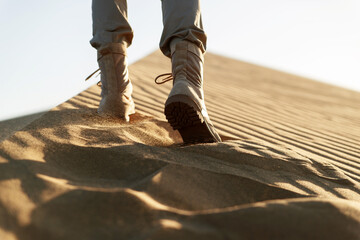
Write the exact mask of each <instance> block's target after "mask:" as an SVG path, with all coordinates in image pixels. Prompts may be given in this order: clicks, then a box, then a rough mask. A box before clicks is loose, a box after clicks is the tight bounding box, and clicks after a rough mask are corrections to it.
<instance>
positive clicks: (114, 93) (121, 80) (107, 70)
mask: <svg viewBox="0 0 360 240" xmlns="http://www.w3.org/2000/svg"><path fill="white" fill-rule="evenodd" d="M98 64H99V67H100V70H101V101H100V104H99V108H98V110H97V111H98V113H99V114H100V115H102V116H110V117H116V118H121V119H124V120H125V121H129V119H130V118H129V115H131V114H134V113H135V104H134V101H133V99H132V97H131V94H132V90H133V87H132V84H131V81H130V79H129V72H128V63H127V56H126V46H124V45H122V44H116V43H111V44H107V45H106V46H104V47H101V48H99V49H98Z"/></svg>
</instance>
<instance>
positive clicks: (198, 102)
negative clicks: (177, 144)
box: [165, 40, 221, 143]
mask: <svg viewBox="0 0 360 240" xmlns="http://www.w3.org/2000/svg"><path fill="white" fill-rule="evenodd" d="M171 61H172V75H173V78H174V81H173V88H172V90H171V92H170V94H169V97H168V99H167V100H166V103H165V115H166V119H167V120H168V122H169V123H170V125H171V126H172V127H173V129H176V130H178V131H179V132H180V134H181V136H182V138H183V140H184V142H185V143H201V142H221V138H220V136H219V135H218V133H217V132H216V130H215V128H214V126H213V125H212V123H211V121H210V118H209V115H208V113H207V111H206V107H205V102H204V91H203V61H204V59H203V53H202V52H201V50H200V48H199V47H198V46H196V45H195V44H193V43H191V42H189V41H185V40H182V41H177V42H174V41H172V44H171Z"/></svg>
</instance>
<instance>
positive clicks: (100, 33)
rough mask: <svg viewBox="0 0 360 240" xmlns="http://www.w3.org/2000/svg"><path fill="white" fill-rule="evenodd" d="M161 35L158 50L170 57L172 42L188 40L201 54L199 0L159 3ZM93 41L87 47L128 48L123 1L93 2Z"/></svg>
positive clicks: (130, 34) (203, 43) (128, 29)
mask: <svg viewBox="0 0 360 240" xmlns="http://www.w3.org/2000/svg"><path fill="white" fill-rule="evenodd" d="M162 12H163V24H164V28H163V33H162V36H161V40H160V49H161V51H162V52H163V53H164V55H166V56H168V57H170V42H171V41H172V40H175V41H179V40H187V41H190V42H193V43H195V44H196V45H197V46H198V47H199V48H200V49H201V50H202V52H205V49H206V34H205V32H204V30H203V26H202V20H201V13H200V0H162ZM92 17H93V38H92V39H91V41H90V44H91V45H92V46H93V47H94V48H96V49H99V48H100V47H101V46H105V45H106V44H108V43H119V44H123V45H125V46H127V47H128V46H130V45H131V42H132V39H133V31H132V29H131V26H130V24H129V22H128V19H127V3H126V0H93V1H92Z"/></svg>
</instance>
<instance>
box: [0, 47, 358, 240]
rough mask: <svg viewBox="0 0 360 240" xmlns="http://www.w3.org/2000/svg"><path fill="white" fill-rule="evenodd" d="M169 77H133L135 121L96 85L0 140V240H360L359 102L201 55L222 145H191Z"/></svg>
mask: <svg viewBox="0 0 360 240" xmlns="http://www.w3.org/2000/svg"><path fill="white" fill-rule="evenodd" d="M169 70H170V62H169V61H168V59H166V58H165V57H163V56H162V55H161V54H160V52H155V53H153V54H151V55H150V56H147V57H146V58H144V59H142V60H141V61H139V62H137V63H135V64H133V65H132V66H131V68H130V71H131V78H132V81H133V83H134V99H135V103H136V107H137V113H136V114H135V115H133V116H132V117H131V122H130V123H124V122H122V121H120V120H117V119H103V118H101V117H99V116H97V114H96V108H97V105H98V102H99V100H100V97H99V93H100V89H99V88H98V87H97V86H93V87H91V88H89V89H88V90H86V91H84V92H82V93H80V94H79V95H77V96H75V97H74V98H72V99H70V100H68V101H67V102H65V103H63V104H61V105H59V106H58V107H56V108H54V109H52V110H51V111H49V112H48V113H46V114H44V115H42V116H41V117H40V118H38V119H36V120H35V121H33V122H32V123H30V124H29V125H27V126H26V127H24V128H23V129H21V130H19V131H17V132H15V133H14V134H13V135H12V136H9V137H8V138H7V139H5V140H4V141H2V142H1V143H0V239H360V184H359V181H360V157H359V156H360V148H359V141H360V125H359V123H360V112H359V110H358V103H359V102H360V93H358V92H353V91H349V90H345V89H342V88H338V87H334V86H330V85H326V84H323V83H319V82H315V81H312V80H309V79H305V78H301V77H297V76H294V75H289V74H286V73H282V72H278V71H274V70H271V69H267V68H263V67H260V66H256V65H251V64H247V63H244V62H240V61H235V60H233V59H228V58H224V57H221V56H217V55H214V54H207V56H206V65H205V81H206V85H205V94H206V102H207V106H208V110H209V114H210V117H211V118H212V120H213V122H214V125H215V126H216V127H217V129H218V130H219V132H220V134H221V135H222V138H223V139H224V140H225V141H224V142H222V143H213V144H198V145H188V146H184V145H183V144H182V140H181V137H180V135H179V134H178V133H177V132H175V131H173V130H172V129H171V127H170V126H169V124H168V123H167V122H166V120H165V118H164V116H163V113H162V112H163V104H164V102H165V100H166V97H167V94H168V92H169V90H170V88H171V84H170V83H169V84H165V85H161V86H158V85H156V84H155V83H154V82H153V79H154V76H156V75H157V74H161V73H164V72H168V71H169Z"/></svg>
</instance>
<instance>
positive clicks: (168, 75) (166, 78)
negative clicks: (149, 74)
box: [85, 68, 174, 87]
mask: <svg viewBox="0 0 360 240" xmlns="http://www.w3.org/2000/svg"><path fill="white" fill-rule="evenodd" d="M99 71H100V68H98V69H97V70H96V71H95V72H93V73H91V74H90V75H89V76H88V77H87V78H86V79H85V81H87V80H89V79H91V78H92V77H93V76H94V75H95V74H96V73H97V72H99ZM99 74H100V73H99ZM99 74H98V75H96V76H95V78H96V77H97V76H99ZM161 78H162V79H161ZM158 79H160V80H161V81H158ZM172 80H174V78H173V75H172V73H164V74H160V75H159V76H157V77H156V78H155V83H156V84H164V83H166V82H169V81H172ZM96 85H98V86H99V87H101V81H98V82H97V84H96Z"/></svg>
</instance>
